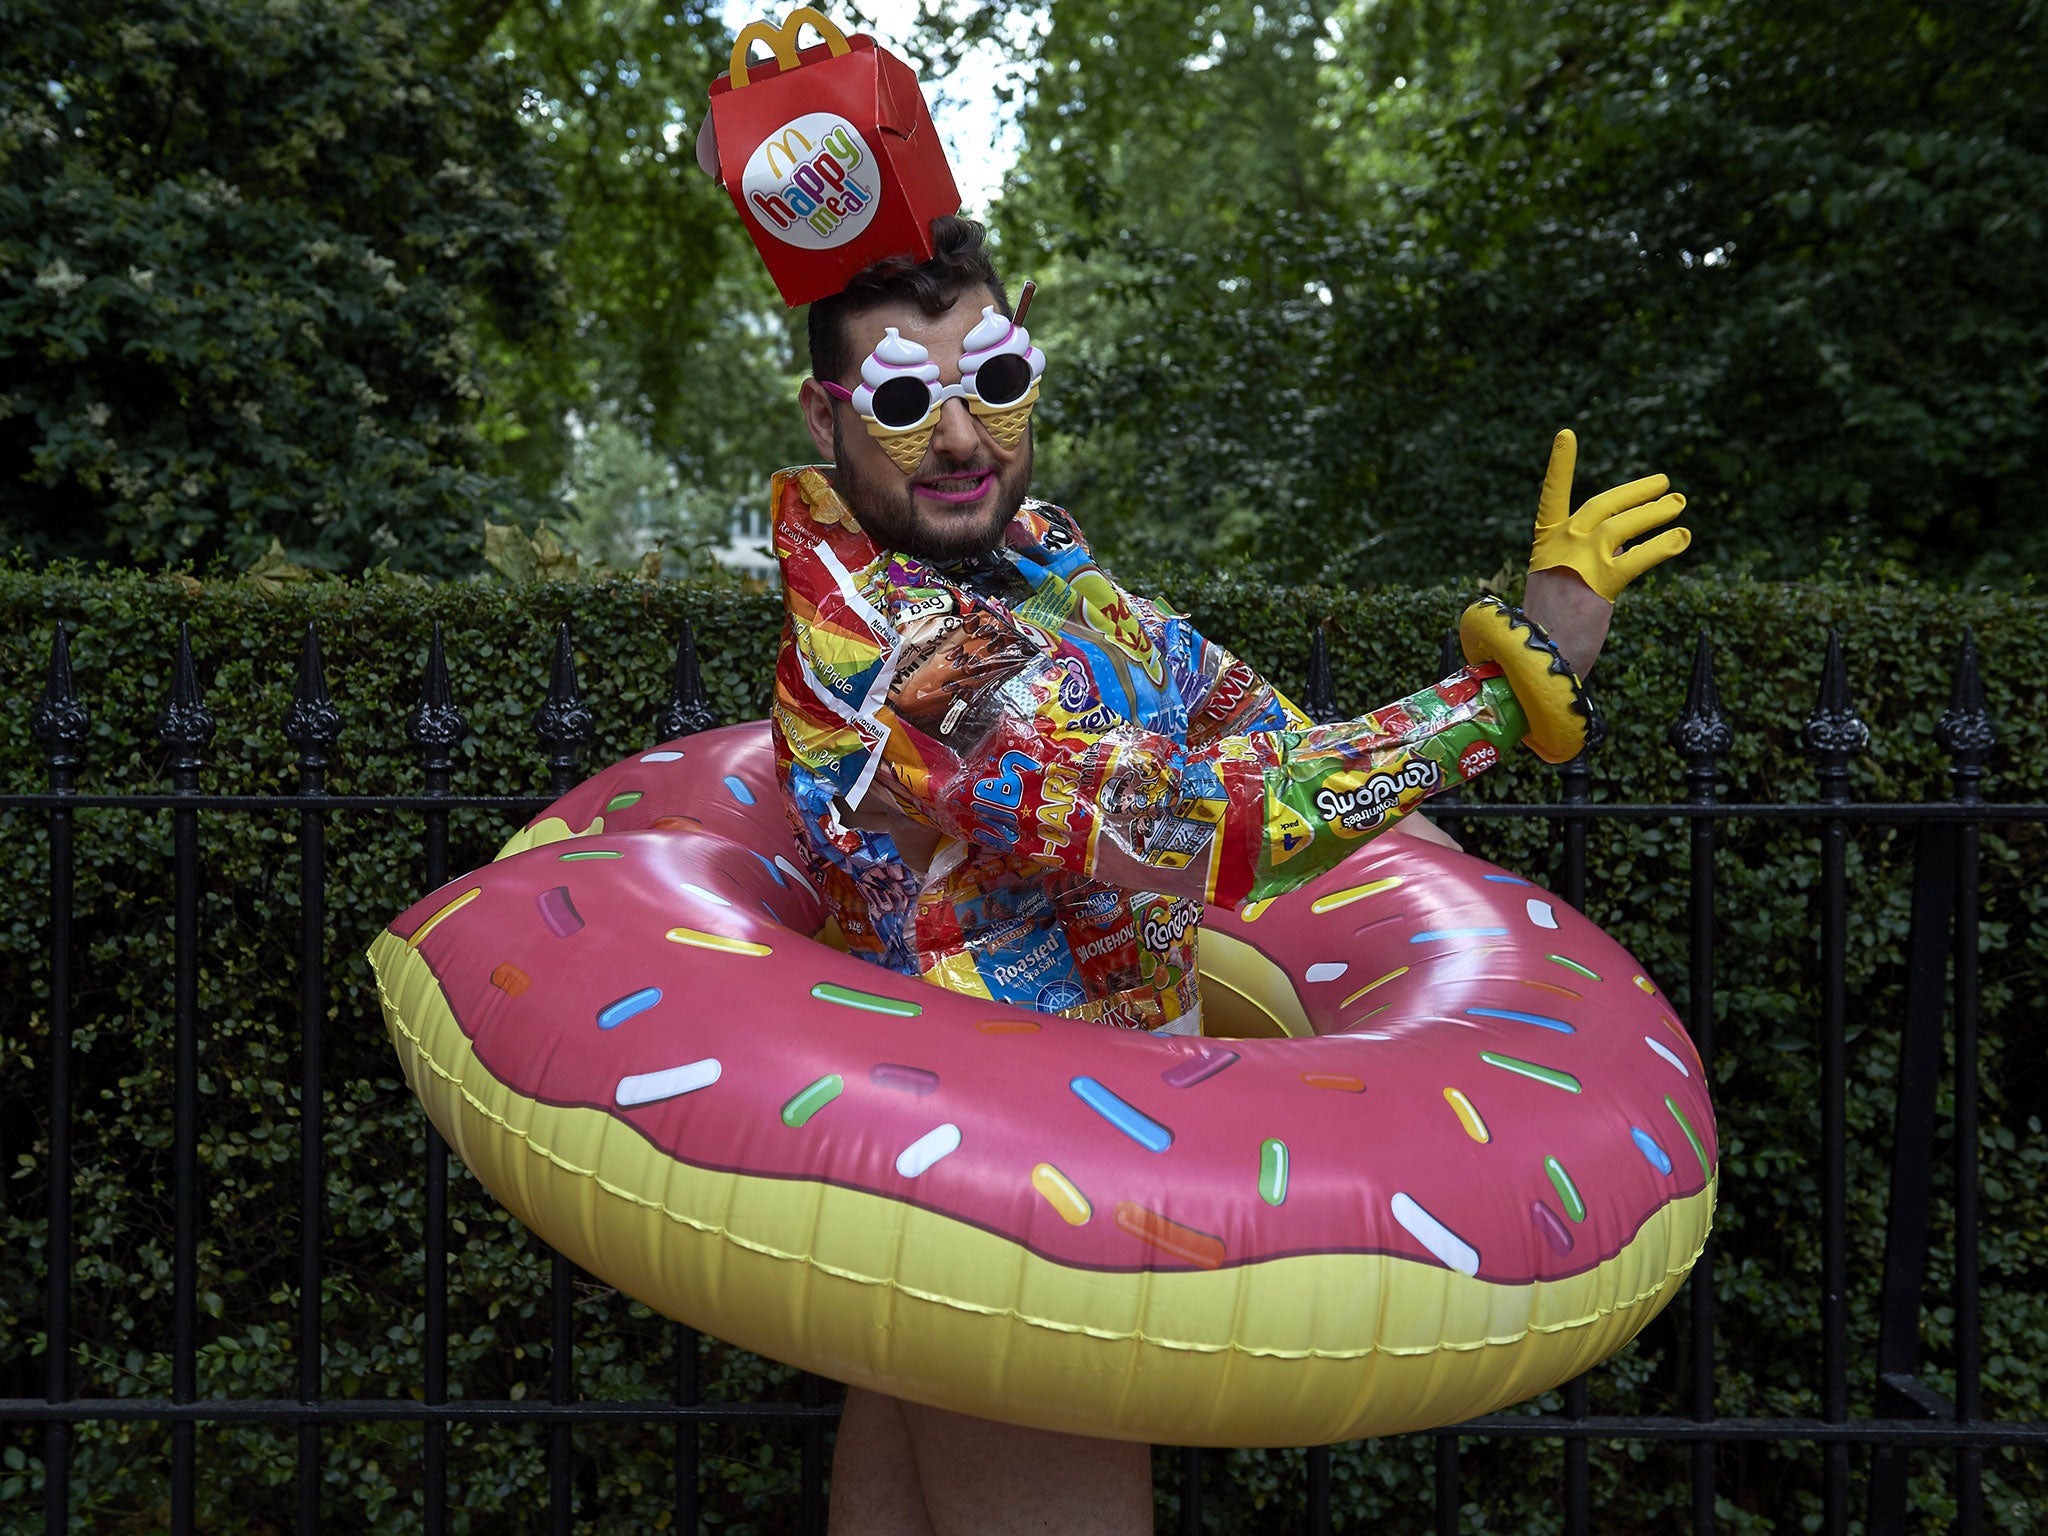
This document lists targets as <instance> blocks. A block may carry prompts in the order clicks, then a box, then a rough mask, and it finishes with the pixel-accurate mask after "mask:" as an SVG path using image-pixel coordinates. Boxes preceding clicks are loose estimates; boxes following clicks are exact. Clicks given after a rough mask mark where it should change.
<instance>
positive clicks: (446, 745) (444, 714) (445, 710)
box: [405, 619, 469, 768]
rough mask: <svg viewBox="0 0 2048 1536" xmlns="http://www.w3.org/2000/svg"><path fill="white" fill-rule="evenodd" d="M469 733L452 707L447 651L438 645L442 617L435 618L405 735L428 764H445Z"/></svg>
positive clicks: (433, 766) (459, 712)
mask: <svg viewBox="0 0 2048 1536" xmlns="http://www.w3.org/2000/svg"><path fill="white" fill-rule="evenodd" d="M468 734H469V722H468V721H467V720H465V719H463V718H462V711H461V710H459V709H457V708H456V707H455V695H454V693H453V692H452V691H451V690H450V688H449V687H448V653H447V652H446V650H444V649H443V648H442V645H441V621H440V620H439V619H436V620H435V621H434V634H433V638H432V639H431V640H429V641H428V642H427V669H426V672H425V673H424V674H423V675H422V676H421V678H420V702H419V707H418V708H416V709H415V710H414V711H413V712H412V713H411V714H410V715H409V716H407V717H406V722H405V739H406V740H407V741H409V742H411V743H412V744H413V745H414V746H415V747H417V748H418V749H419V751H420V756H421V757H422V758H423V759H424V760H425V763H426V766H427V767H428V768H446V767H448V766H449V764H450V762H451V761H452V760H453V757H454V754H455V749H456V747H458V746H459V745H461V743H462V739H463V738H464V737H465V736H467V735H468Z"/></svg>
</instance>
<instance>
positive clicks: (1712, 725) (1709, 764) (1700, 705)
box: [1667, 628, 1735, 774]
mask: <svg viewBox="0 0 2048 1536" xmlns="http://www.w3.org/2000/svg"><path fill="white" fill-rule="evenodd" d="M1667 739H1668V740H1669V741H1670V743H1671V747H1672V750H1673V751H1675V752H1677V753H1678V754H1679V755H1680V756H1681V757H1683V758H1685V759H1686V763H1687V769H1688V771H1689V772H1692V773H1707V774H1711V773H1712V772H1713V771H1714V759H1715V758H1717V757H1720V756H1721V755H1722V754H1723V753H1725V752H1726V751H1727V750H1728V749H1729V748H1730V747H1732V746H1733V745H1734V744H1735V727H1734V726H1733V725H1731V724H1729V722H1728V717H1727V716H1726V715H1725V714H1723V713H1722V711H1721V690H1720V688H1719V686H1718V685H1717V684H1716V683H1715V681H1714V641H1713V637H1712V636H1710V635H1709V634H1708V633H1707V631H1706V630H1705V629H1704V628H1702V629H1701V630H1700V636H1699V643H1698V644H1697V645H1696V646H1694V647H1693V653H1692V679H1691V681H1690V682H1689V683H1687V685H1686V689H1685V708H1684V709H1682V710H1680V711H1679V715H1678V718H1677V719H1676V720H1674V721H1673V722H1672V724H1671V731H1670V735H1669V737H1668V738H1667Z"/></svg>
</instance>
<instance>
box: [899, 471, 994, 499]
mask: <svg viewBox="0 0 2048 1536" xmlns="http://www.w3.org/2000/svg"><path fill="white" fill-rule="evenodd" d="M954 482H964V488H963V489H961V490H957V491H943V490H940V489H939V487H938V486H937V485H933V484H929V483H927V482H926V481H923V480H920V481H918V482H917V485H916V491H917V494H918V495H920V496H929V497H931V499H932V500H933V501H945V502H952V503H954V504H956V505H960V504H964V503H966V502H970V501H979V500H981V498H982V497H984V496H986V495H987V494H988V493H989V488H990V487H991V486H993V485H994V484H995V483H996V472H995V471H994V470H992V469H984V470H982V471H981V472H980V473H979V474H977V475H974V476H972V477H970V476H967V475H947V476H944V477H943V481H942V483H945V484H952V483H954Z"/></svg>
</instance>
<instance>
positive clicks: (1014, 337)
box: [818, 285, 1045, 474]
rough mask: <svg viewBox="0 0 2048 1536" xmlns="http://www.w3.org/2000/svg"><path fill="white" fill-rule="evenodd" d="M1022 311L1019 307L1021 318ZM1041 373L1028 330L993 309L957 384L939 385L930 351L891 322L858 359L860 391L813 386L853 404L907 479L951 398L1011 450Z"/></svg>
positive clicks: (965, 346) (976, 332)
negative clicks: (959, 401) (868, 351)
mask: <svg viewBox="0 0 2048 1536" xmlns="http://www.w3.org/2000/svg"><path fill="white" fill-rule="evenodd" d="M1027 286H1028V285H1027ZM1022 312H1023V306H1022V305H1019V307H1018V313H1019V317H1020V318H1021V316H1022ZM1044 373H1045V354H1044V353H1043V352H1041V351H1039V350H1038V348H1036V347H1034V346H1032V345H1031V333H1030V332H1029V331H1027V330H1025V329H1024V327H1023V326H1022V325H1021V324H1020V323H1018V320H1013V319H1011V318H1010V317H1008V316H1005V315H1001V314H998V313H997V312H996V308H995V306H994V305H993V304H990V305H986V306H984V307H983V309H982V311H981V319H980V320H979V321H978V322H976V324H975V326H974V329H973V330H971V331H969V332H968V333H967V336H966V338H965V340H963V341H962V342H961V344H960V382H959V383H957V384H941V383H940V382H939V370H938V365H937V364H935V363H934V362H933V361H932V360H931V353H930V352H929V351H927V350H926V349H925V348H924V347H923V346H921V345H919V344H918V343H917V342H914V341H906V340H905V339H904V338H903V337H902V336H901V335H899V334H898V333H897V331H896V327H894V326H893V325H892V326H890V327H889V328H888V329H887V330H886V331H885V332H884V333H883V335H882V339H881V341H880V342H879V343H877V344H876V347H875V350H874V351H872V352H870V353H869V354H868V355H867V357H866V359H865V360H863V361H862V363H861V365H860V378H861V382H860V387H859V388H858V389H848V388H846V386H845V385H843V384H836V383H834V382H833V381H832V380H830V379H820V380H818V383H819V384H820V385H821V386H822V387H823V388H824V390H825V392H826V393H827V394H829V395H831V396H832V397H833V398H834V399H836V400H845V401H848V402H850V403H851V404H852V406H853V408H854V410H855V412H856V413H857V414H858V415H859V416H860V418H861V420H862V421H863V422H865V423H866V424H867V429H868V432H869V434H870V435H871V436H873V437H874V438H875V439H876V440H877V441H878V442H879V443H880V444H881V446H882V448H883V450H884V451H885V452H887V453H888V455H889V456H890V458H892V459H894V460H895V461H896V463H897V464H898V466H900V467H901V468H902V470H903V472H904V473H905V474H909V473H910V472H911V471H912V470H913V469H915V468H916V467H917V465H918V463H919V462H920V461H922V459H923V458H924V455H925V449H926V448H927V447H928V446H929V445H930V443H931V437H932V433H933V431H934V430H935V429H936V428H937V427H938V424H939V412H940V411H941V410H943V409H944V408H945V404H946V402H947V401H948V400H965V401H966V402H967V409H968V410H969V411H971V412H973V413H974V415H975V417H976V418H977V419H978V420H979V421H980V422H981V424H982V426H983V427H984V428H986V429H987V431H988V434H989V436H990V437H992V438H993V439H995V441H996V443H997V444H998V445H999V446H1001V447H1002V448H1004V449H1010V448H1014V447H1016V446H1017V444H1018V442H1019V441H1020V440H1021V439H1022V438H1023V436H1024V433H1025V431H1026V429H1027V428H1028V427H1029V425H1030V421H1031V410H1032V407H1033V406H1035V405H1036V404H1037V403H1038V381H1039V379H1040V378H1041V377H1043V375H1044Z"/></svg>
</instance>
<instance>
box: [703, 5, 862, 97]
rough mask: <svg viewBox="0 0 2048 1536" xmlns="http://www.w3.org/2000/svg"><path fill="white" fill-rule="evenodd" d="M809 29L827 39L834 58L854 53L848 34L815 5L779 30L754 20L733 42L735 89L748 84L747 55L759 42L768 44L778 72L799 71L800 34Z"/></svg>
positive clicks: (800, 8) (790, 18) (787, 19)
mask: <svg viewBox="0 0 2048 1536" xmlns="http://www.w3.org/2000/svg"><path fill="white" fill-rule="evenodd" d="M805 27H810V28H811V29H812V30H813V31H815V32H816V33H817V34H818V36H820V37H822V38H823V39H824V40H825V44H826V46H827V47H829V48H830V49H831V50H832V56H833V57H834V58H838V57H839V56H840V55H841V54H844V53H849V52H851V51H852V47H853V45H852V44H850V43H849V42H847V40H846V34H845V33H844V32H842V31H840V30H839V28H838V27H836V26H834V25H833V24H832V23H831V22H830V21H828V20H827V19H826V18H825V16H824V13H823V12H821V11H819V10H818V9H817V8H816V7H815V6H809V5H800V6H798V7H797V8H796V9H795V10H793V11H791V12H790V13H789V15H788V16H786V17H784V18H783V22H782V25H781V26H779V27H778V26H776V25H774V24H773V23H772V22H766V21H750V22H748V23H747V24H746V25H745V26H744V27H742V28H740V35H739V36H738V37H736V38H735V39H733V45H732V61H731V66H730V73H731V75H732V88H733V89H734V90H736V91H737V90H739V89H740V88H741V87H742V86H744V85H746V84H747V52H748V50H749V49H751V48H752V47H753V46H754V44H755V43H757V42H758V43H766V44H767V45H768V51H769V52H770V53H772V54H774V55H775V63H776V68H777V70H778V72H779V71H781V70H785V69H795V68H796V67H797V64H798V59H797V54H796V40H797V34H798V33H800V32H802V31H803V29H804V28H805Z"/></svg>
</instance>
